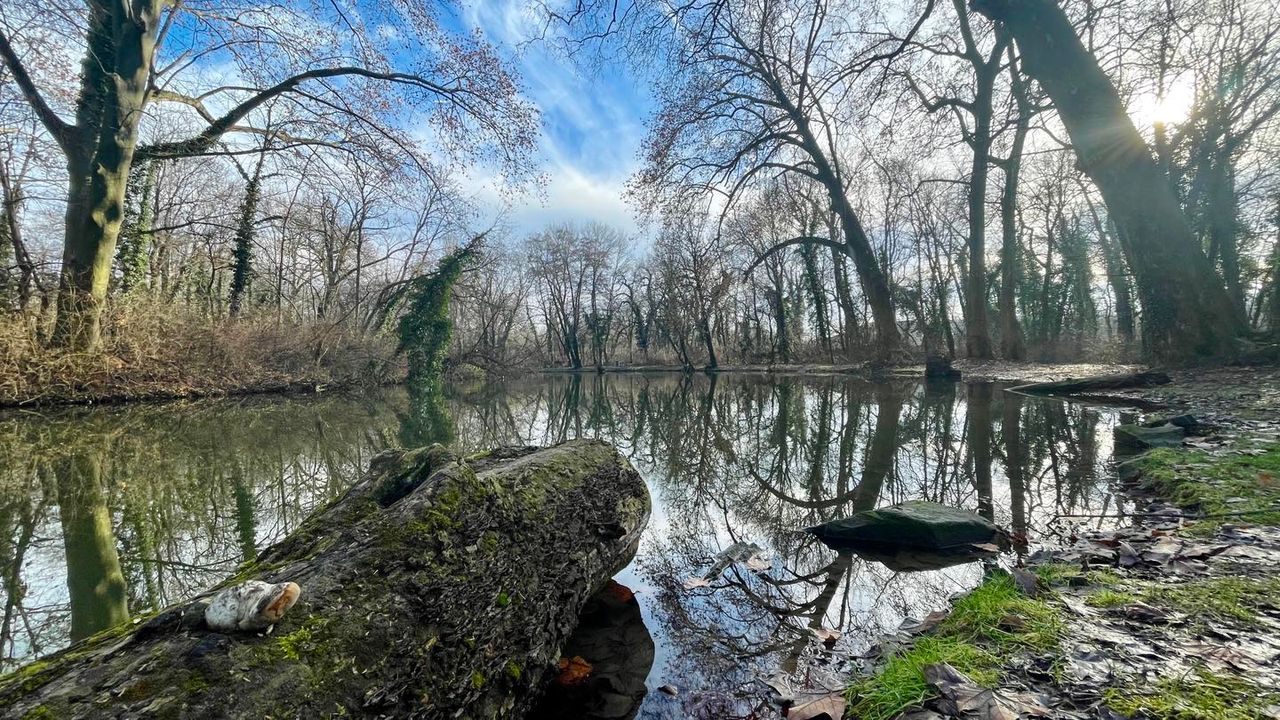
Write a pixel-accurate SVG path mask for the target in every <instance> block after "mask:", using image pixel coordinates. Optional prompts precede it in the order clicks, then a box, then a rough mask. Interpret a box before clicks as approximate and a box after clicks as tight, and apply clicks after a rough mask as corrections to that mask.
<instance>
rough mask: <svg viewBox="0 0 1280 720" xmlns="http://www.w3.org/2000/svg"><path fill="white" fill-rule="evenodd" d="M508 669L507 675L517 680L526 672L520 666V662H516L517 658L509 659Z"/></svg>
mask: <svg viewBox="0 0 1280 720" xmlns="http://www.w3.org/2000/svg"><path fill="white" fill-rule="evenodd" d="M506 671H507V677H509V678H511V679H512V680H517V681H518V680H519V679H520V677H521V675H523V674H524V670H523V669H522V668H521V667H520V663H518V662H516V661H515V660H508V661H507V667H506Z"/></svg>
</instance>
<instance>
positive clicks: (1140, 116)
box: [1133, 82, 1195, 126]
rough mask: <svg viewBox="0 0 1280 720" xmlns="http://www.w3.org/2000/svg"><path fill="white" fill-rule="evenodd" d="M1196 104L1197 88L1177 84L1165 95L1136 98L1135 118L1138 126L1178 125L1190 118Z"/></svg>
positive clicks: (1188, 84)
mask: <svg viewBox="0 0 1280 720" xmlns="http://www.w3.org/2000/svg"><path fill="white" fill-rule="evenodd" d="M1194 103H1195V88H1193V87H1192V86H1191V84H1190V83H1185V82H1175V83H1173V84H1172V85H1170V86H1169V87H1168V88H1167V89H1166V90H1165V92H1164V94H1163V95H1158V94H1156V93H1150V94H1146V95H1141V96H1139V97H1137V98H1135V100H1134V105H1133V116H1134V120H1135V121H1137V123H1138V124H1140V125H1144V126H1150V125H1155V124H1156V123H1164V124H1166V125H1171V124H1176V123H1180V122H1182V121H1184V120H1186V119H1187V118H1188V117H1190V115H1191V106H1192V105H1193V104H1194Z"/></svg>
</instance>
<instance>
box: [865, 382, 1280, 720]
mask: <svg viewBox="0 0 1280 720" xmlns="http://www.w3.org/2000/svg"><path fill="white" fill-rule="evenodd" d="M1172 375H1173V376H1174V378H1173V379H1174V382H1173V383H1171V384H1170V385H1167V386H1162V387H1159V388H1154V389H1144V390H1131V391H1116V392H1114V393H1111V394H1113V395H1114V397H1115V399H1116V400H1117V401H1124V400H1129V401H1133V400H1140V401H1142V402H1144V403H1149V404H1160V405H1163V406H1166V407H1169V408H1173V409H1175V410H1176V411H1185V410H1194V411H1196V412H1198V415H1197V417H1198V418H1199V419H1201V420H1202V421H1203V422H1205V423H1206V424H1207V425H1208V430H1209V431H1208V433H1207V435H1204V436H1198V437H1193V438H1189V439H1188V440H1187V441H1185V442H1184V443H1183V445H1182V446H1180V447H1176V448H1164V449H1157V450H1153V451H1150V452H1148V453H1146V454H1144V455H1142V456H1140V457H1138V458H1136V459H1129V460H1127V461H1126V462H1124V463H1123V464H1122V465H1120V466H1119V472H1118V476H1117V486H1118V488H1119V489H1120V490H1121V491H1122V492H1125V493H1127V494H1128V495H1130V496H1131V498H1132V499H1134V500H1135V501H1136V506H1137V507H1138V508H1139V510H1138V512H1137V513H1135V514H1134V515H1133V516H1132V517H1131V518H1130V519H1131V521H1132V524H1131V525H1130V526H1128V527H1124V528H1120V529H1114V530H1090V531H1083V532H1080V533H1078V534H1077V535H1076V536H1075V537H1073V538H1072V541H1071V542H1070V543H1069V544H1065V545H1062V546H1057V547H1049V548H1044V549H1041V550H1039V551H1037V552H1036V553H1034V554H1033V555H1031V556H1030V557H1028V558H1026V559H1025V563H1019V565H1020V567H1012V566H1009V565H1006V566H1005V567H1003V568H992V572H990V573H989V574H988V576H987V579H986V580H985V581H984V582H983V584H982V585H980V586H979V587H978V588H977V589H975V590H974V591H972V592H970V593H968V594H966V595H964V596H963V597H961V598H959V599H958V600H957V601H956V602H955V603H954V605H953V607H952V608H951V610H950V612H949V613H939V614H937V616H936V617H935V616H931V617H929V618H926V619H925V620H923V621H920V622H916V623H909V624H906V625H904V627H903V628H902V629H901V631H900V632H899V633H898V634H897V635H896V636H894V637H891V638H888V639H886V641H885V642H884V643H883V644H882V645H880V646H879V652H878V653H876V654H873V656H872V658H871V660H872V663H871V667H870V668H869V672H868V674H867V675H865V676H863V677H860V678H855V679H854V680H853V681H852V682H851V684H850V687H849V690H848V692H847V700H848V703H849V706H848V707H849V712H850V714H851V716H853V717H859V718H864V719H865V720H889V719H890V718H904V719H905V718H911V720H937V719H939V718H944V717H949V716H954V715H961V714H964V715H965V716H966V717H981V718H1005V717H1045V718H1149V719H1151V720H1246V719H1253V718H1280V672H1277V671H1276V670H1275V669H1274V668H1275V665H1276V660H1280V603H1277V601H1276V599H1275V598H1276V597H1277V596H1278V595H1280V581H1278V580H1277V579H1276V577H1275V571H1276V568H1277V566H1280V480H1277V476H1280V444H1277V442H1276V440H1277V421H1276V420H1275V419H1274V417H1273V416H1274V414H1275V408H1276V407H1277V404H1276V403H1275V398H1276V393H1277V392H1280V369H1277V368H1274V367H1273V368H1218V369H1212V370H1200V371H1184V372H1175V373H1172ZM1002 379H1008V380H1014V379H1021V378H1011V377H1007V376H1006V377H1004V378H1002ZM1268 410H1269V411H1268ZM966 713H967V714H966Z"/></svg>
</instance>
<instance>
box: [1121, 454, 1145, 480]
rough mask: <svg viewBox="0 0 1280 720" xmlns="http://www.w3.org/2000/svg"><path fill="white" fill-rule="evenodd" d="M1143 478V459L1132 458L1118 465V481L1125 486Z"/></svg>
mask: <svg viewBox="0 0 1280 720" xmlns="http://www.w3.org/2000/svg"><path fill="white" fill-rule="evenodd" d="M1141 477H1142V459H1141V458H1131V459H1129V460H1124V461H1121V462H1118V463H1116V479H1117V480H1119V481H1120V482H1121V483H1123V484H1125V485H1130V484H1132V483H1135V482H1137V481H1138V479H1139V478H1141Z"/></svg>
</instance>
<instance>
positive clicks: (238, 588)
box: [204, 580, 302, 632]
mask: <svg viewBox="0 0 1280 720" xmlns="http://www.w3.org/2000/svg"><path fill="white" fill-rule="evenodd" d="M300 594H302V588H300V587H298V584H297V583H292V582H282V583H265V582H262V581H261V580H247V581H245V582H242V583H240V584H239V585H232V586H231V587H229V588H224V589H223V590H221V591H220V592H219V593H218V594H217V595H214V596H213V600H212V601H211V602H210V603H209V607H207V608H205V611H204V622H205V624H206V625H208V626H209V629H210V630H246V631H251V632H252V631H257V630H265V629H267V628H268V627H271V626H272V625H275V624H276V623H277V622H280V618H282V617H284V614H285V613H286V612H288V611H289V608H291V607H293V604H294V603H296V602H298V596H299V595H300Z"/></svg>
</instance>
